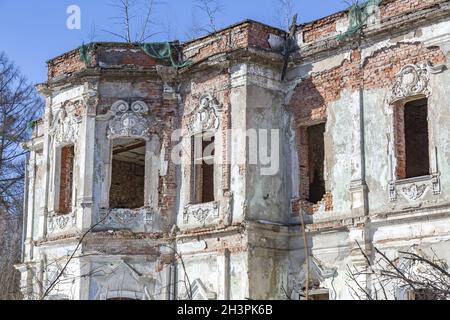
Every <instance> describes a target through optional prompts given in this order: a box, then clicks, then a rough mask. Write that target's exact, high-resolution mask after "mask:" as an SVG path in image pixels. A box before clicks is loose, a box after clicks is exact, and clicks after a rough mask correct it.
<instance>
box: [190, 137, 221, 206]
mask: <svg viewBox="0 0 450 320" xmlns="http://www.w3.org/2000/svg"><path fill="white" fill-rule="evenodd" d="M214 153H215V138H214V136H207V135H205V134H202V135H199V136H193V137H192V164H193V190H192V193H193V200H194V201H193V202H194V203H193V204H201V203H208V202H213V201H215V186H214Z"/></svg>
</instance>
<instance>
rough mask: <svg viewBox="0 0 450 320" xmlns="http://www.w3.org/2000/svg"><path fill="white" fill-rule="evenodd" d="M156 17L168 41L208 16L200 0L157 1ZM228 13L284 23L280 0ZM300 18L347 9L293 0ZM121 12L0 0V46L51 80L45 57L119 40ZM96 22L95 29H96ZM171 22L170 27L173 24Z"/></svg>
mask: <svg viewBox="0 0 450 320" xmlns="http://www.w3.org/2000/svg"><path fill="white" fill-rule="evenodd" d="M158 1H162V2H164V4H161V5H159V6H158V7H157V16H155V18H156V19H157V20H158V21H159V22H160V24H159V25H157V26H154V29H155V30H156V31H161V30H165V31H166V32H165V34H158V35H156V36H155V37H153V38H151V39H150V40H148V41H163V40H166V39H167V37H168V34H169V32H167V30H170V36H169V37H172V38H175V37H176V38H178V39H180V40H182V41H183V40H185V39H186V32H187V31H186V30H188V29H189V28H190V27H191V26H192V24H193V20H194V19H195V20H197V21H204V20H205V18H204V17H203V16H202V13H201V12H200V11H198V9H196V1H195V0H158ZM221 3H222V6H223V10H222V11H223V13H221V14H219V15H218V17H217V19H218V26H219V27H225V26H227V25H230V24H233V23H235V22H238V21H241V20H244V19H247V18H248V19H254V20H257V21H260V22H263V23H267V24H269V25H273V26H277V27H278V26H279V22H278V21H279V20H278V19H277V14H276V6H275V4H276V0H222V1H221ZM69 5H77V6H79V7H80V9H81V30H69V29H68V28H67V27H66V20H67V18H68V16H69V15H68V14H67V13H66V10H67V8H68V6H69ZM294 5H295V8H294V10H295V12H297V13H298V14H299V17H300V21H299V22H308V21H311V20H314V19H317V18H320V17H323V16H326V15H329V14H331V13H333V12H336V11H339V10H342V9H345V8H346V7H347V5H346V4H345V3H344V1H342V0H294ZM115 16H117V11H116V9H115V8H114V7H112V6H111V0H38V1H34V0H33V1H30V0H0V51H5V52H6V54H7V55H8V56H9V58H10V59H11V60H13V61H14V62H15V63H16V64H17V65H18V66H19V67H20V68H21V70H22V73H23V74H24V75H25V76H27V77H28V79H29V80H30V81H32V82H33V83H39V82H43V81H45V80H46V63H45V62H46V61H47V60H48V59H50V58H52V57H55V56H57V55H59V54H61V53H63V52H65V51H68V50H70V49H73V48H76V47H78V46H80V45H81V43H82V42H83V41H84V42H89V41H91V40H92V34H93V32H92V30H93V29H95V38H94V39H93V40H94V41H120V40H119V39H118V38H115V37H114V36H112V35H110V34H108V33H106V32H105V31H103V30H105V29H108V30H114V31H118V30H119V26H118V25H117V24H116V21H115V20H114V19H113V17H115ZM93 26H95V28H93ZM168 26H170V27H168Z"/></svg>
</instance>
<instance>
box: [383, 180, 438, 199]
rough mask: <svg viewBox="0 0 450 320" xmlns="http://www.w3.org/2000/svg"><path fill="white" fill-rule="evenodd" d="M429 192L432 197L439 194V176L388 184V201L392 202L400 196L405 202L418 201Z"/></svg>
mask: <svg viewBox="0 0 450 320" xmlns="http://www.w3.org/2000/svg"><path fill="white" fill-rule="evenodd" d="M429 190H431V192H432V193H433V195H439V194H441V179H440V174H439V173H435V174H432V175H431V176H426V177H419V178H412V179H406V180H397V181H391V182H390V183H389V199H390V200H391V201H392V202H394V201H397V200H398V196H399V195H401V196H402V197H403V198H404V199H405V200H407V201H417V200H420V199H421V198H422V197H423V196H424V195H425V194H426V193H427V192H428V191H429Z"/></svg>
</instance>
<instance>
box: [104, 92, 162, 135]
mask: <svg viewBox="0 0 450 320" xmlns="http://www.w3.org/2000/svg"><path fill="white" fill-rule="evenodd" d="M148 112H149V108H148V106H147V104H146V103H145V102H143V101H136V102H134V103H133V104H131V106H130V105H129V104H128V103H127V102H125V101H122V100H120V101H117V102H115V103H114V104H113V105H112V107H111V113H112V114H113V118H112V119H111V120H110V121H109V128H108V138H109V139H114V138H118V137H137V138H143V139H146V140H148V139H149V138H150V132H149V129H150V126H151V125H153V124H154V122H153V121H151V120H150V119H148V118H147V117H146V115H147V113H148Z"/></svg>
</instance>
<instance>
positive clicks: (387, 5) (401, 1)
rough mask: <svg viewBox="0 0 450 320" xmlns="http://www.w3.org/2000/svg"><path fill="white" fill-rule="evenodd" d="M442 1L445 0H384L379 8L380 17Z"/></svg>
mask: <svg viewBox="0 0 450 320" xmlns="http://www.w3.org/2000/svg"><path fill="white" fill-rule="evenodd" d="M444 1H445V0H385V1H383V2H382V5H381V8H380V14H381V19H388V18H392V17H395V16H400V15H402V14H405V13H409V12H413V11H416V10H419V9H424V8H427V7H430V6H432V5H434V4H436V3H440V2H444Z"/></svg>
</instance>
